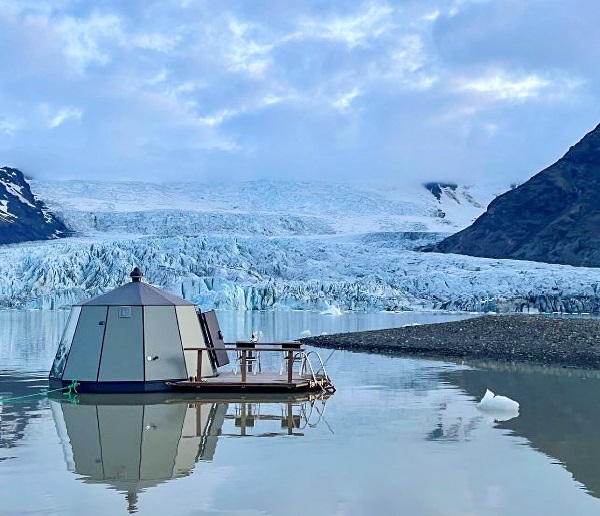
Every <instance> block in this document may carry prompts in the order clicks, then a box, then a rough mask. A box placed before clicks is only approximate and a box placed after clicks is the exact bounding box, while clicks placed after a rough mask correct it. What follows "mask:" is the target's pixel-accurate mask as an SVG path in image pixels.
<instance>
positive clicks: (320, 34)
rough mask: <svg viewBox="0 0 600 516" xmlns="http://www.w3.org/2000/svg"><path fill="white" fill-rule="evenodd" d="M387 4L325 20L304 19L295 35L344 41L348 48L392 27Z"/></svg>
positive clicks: (391, 11) (392, 10) (374, 5)
mask: <svg viewBox="0 0 600 516" xmlns="http://www.w3.org/2000/svg"><path fill="white" fill-rule="evenodd" d="M393 12H394V9H392V8H391V7H390V6H389V5H384V4H370V5H368V6H367V7H366V9H364V10H362V11H359V12H357V13H355V14H354V15H350V16H343V17H342V16H337V17H333V18H330V19H325V20H318V19H317V20H316V19H310V20H305V21H304V22H303V23H301V25H300V29H301V32H300V33H299V34H296V37H311V38H318V39H325V40H334V41H340V42H343V43H345V44H346V45H347V46H348V47H349V48H354V47H356V46H359V45H363V44H365V43H366V42H367V41H368V40H369V39H371V38H378V37H380V36H382V35H383V34H384V33H385V32H387V31H389V30H391V29H393V28H394V24H393V23H392V21H391V15H392V13H393Z"/></svg>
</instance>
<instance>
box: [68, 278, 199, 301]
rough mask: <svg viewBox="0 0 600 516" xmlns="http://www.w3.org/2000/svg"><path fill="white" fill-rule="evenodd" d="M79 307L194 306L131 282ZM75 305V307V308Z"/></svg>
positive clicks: (170, 295)
mask: <svg viewBox="0 0 600 516" xmlns="http://www.w3.org/2000/svg"><path fill="white" fill-rule="evenodd" d="M77 305H80V306H99V305H103V306H107V305H108V306H114V305H116V306H195V305H194V303H190V302H189V301H186V300H185V299H182V298H180V297H177V296H175V295H173V294H169V293H168V292H165V291H163V290H160V289H158V288H156V287H153V286H152V285H148V283H142V282H141V281H132V282H131V283H126V284H125V285H123V286H122V287H118V288H116V289H115V290H111V291H110V292H107V293H106V294H102V295H100V296H98V297H95V298H92V299H90V300H88V301H83V302H82V303H77ZM77 305H76V306H77Z"/></svg>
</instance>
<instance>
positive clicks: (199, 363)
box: [196, 349, 202, 382]
mask: <svg viewBox="0 0 600 516" xmlns="http://www.w3.org/2000/svg"><path fill="white" fill-rule="evenodd" d="M201 378H202V350H201V349H199V350H198V360H196V381H197V382H199V381H200V379H201Z"/></svg>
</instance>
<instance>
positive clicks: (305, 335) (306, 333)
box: [300, 330, 312, 338]
mask: <svg viewBox="0 0 600 516" xmlns="http://www.w3.org/2000/svg"><path fill="white" fill-rule="evenodd" d="M311 335H312V333H311V331H310V330H304V331H301V332H300V338H303V337H310V336H311Z"/></svg>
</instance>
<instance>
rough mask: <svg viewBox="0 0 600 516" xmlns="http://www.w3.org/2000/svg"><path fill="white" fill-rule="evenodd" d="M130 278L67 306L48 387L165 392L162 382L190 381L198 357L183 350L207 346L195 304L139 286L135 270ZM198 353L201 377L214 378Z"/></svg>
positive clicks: (208, 359) (205, 353)
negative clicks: (98, 294)
mask: <svg viewBox="0 0 600 516" xmlns="http://www.w3.org/2000/svg"><path fill="white" fill-rule="evenodd" d="M130 276H131V279H132V281H131V282H130V283H126V284H125V285H123V286H121V287H119V288H117V289H115V290H113V291H111V292H108V293H106V294H103V295H101V296H98V297H96V298H93V299H90V300H88V301H85V302H82V303H79V304H77V305H74V306H73V308H72V309H71V314H70V316H69V320H68V322H67V324H66V326H65V330H64V333H63V335H62V338H61V340H60V344H59V346H58V351H57V352H56V357H55V359H54V363H53V364H52V369H51V371H50V381H51V383H52V384H54V385H56V384H59V382H60V384H62V385H63V386H66V385H68V384H69V383H71V382H72V381H73V380H76V381H77V382H79V383H80V390H81V391H103V392H140V391H160V390H169V389H170V387H169V386H167V385H166V384H165V382H166V381H181V380H186V379H188V378H190V377H195V376H196V374H197V362H198V352H197V351H184V348H189V347H205V346H207V339H206V338H205V331H203V328H202V321H201V319H200V315H201V314H199V313H197V312H196V305H194V304H193V303H190V302H188V301H185V300H184V299H181V298H179V297H177V296H174V295H172V294H169V293H167V292H164V291H162V290H160V289H158V288H156V287H153V286H151V285H148V284H147V283H144V282H142V281H141V279H142V276H143V275H142V273H141V271H140V270H139V269H138V268H137V267H136V268H135V269H134V270H133V272H132V273H131V274H130ZM215 321H216V318H215ZM208 338H210V337H208ZM201 353H202V359H201V376H202V378H206V377H209V376H214V375H215V374H216V368H215V364H214V359H213V357H211V356H209V353H208V351H202V352H201ZM60 384H59V385H60Z"/></svg>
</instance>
